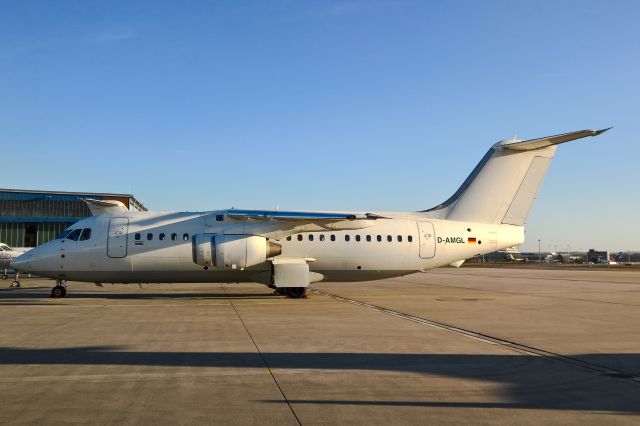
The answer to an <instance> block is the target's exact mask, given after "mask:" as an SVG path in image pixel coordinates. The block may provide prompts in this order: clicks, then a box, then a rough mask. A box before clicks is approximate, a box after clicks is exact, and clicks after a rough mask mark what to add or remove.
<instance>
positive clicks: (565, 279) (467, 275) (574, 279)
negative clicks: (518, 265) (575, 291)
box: [430, 272, 638, 285]
mask: <svg viewBox="0 0 640 426" xmlns="http://www.w3.org/2000/svg"><path fill="white" fill-rule="evenodd" d="M430 274H432V275H446V274H442V273H441V274H438V273H437V272H430ZM447 276H448V277H450V276H451V275H447ZM456 276H466V277H469V276H471V277H475V276H477V275H475V274H471V273H469V274H464V273H459V274H456ZM482 276H483V277H491V278H502V279H505V277H504V276H502V275H489V274H487V275H484V274H483V275H482ZM511 279H531V280H545V281H546V280H552V281H571V282H585V283H597V284H631V285H638V283H634V282H632V281H603V280H587V279H580V278H557V277H532V276H527V275H518V276H517V277H513V278H511Z"/></svg>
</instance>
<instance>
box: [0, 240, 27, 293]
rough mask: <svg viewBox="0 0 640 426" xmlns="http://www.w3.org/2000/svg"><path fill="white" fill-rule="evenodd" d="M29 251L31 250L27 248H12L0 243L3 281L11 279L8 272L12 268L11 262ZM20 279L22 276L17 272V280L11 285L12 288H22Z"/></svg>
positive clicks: (0, 266)
mask: <svg viewBox="0 0 640 426" xmlns="http://www.w3.org/2000/svg"><path fill="white" fill-rule="evenodd" d="M29 250H30V248H27V247H19V248H18V247H16V248H11V247H9V246H8V245H6V244H4V243H0V269H2V270H3V273H2V279H3V280H6V279H7V278H9V274H8V273H7V272H8V269H9V268H10V267H11V266H10V263H11V261H12V260H13V259H16V258H17V257H18V256H20V255H21V254H23V253H25V252H27V251H29ZM19 278H20V275H19V273H17V272H16V278H15V280H13V282H12V283H11V287H12V288H13V287H20V281H18V279H19Z"/></svg>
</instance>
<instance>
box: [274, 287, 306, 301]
mask: <svg viewBox="0 0 640 426" xmlns="http://www.w3.org/2000/svg"><path fill="white" fill-rule="evenodd" d="M276 293H278V294H281V295H283V296H288V297H290V298H292V299H302V298H304V297H305V295H306V293H307V288H306V287H278V288H276Z"/></svg>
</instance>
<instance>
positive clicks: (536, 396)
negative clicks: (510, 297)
mask: <svg viewBox="0 0 640 426" xmlns="http://www.w3.org/2000/svg"><path fill="white" fill-rule="evenodd" d="M262 356H263V357H264V360H263V358H262V357H261V356H260V354H258V353H255V352H137V351H126V350H124V348H119V347H113V346H106V347H73V348H62V349H27V348H7V347H5V348H0V365H58V366H60V365H118V366H162V367H182V366H188V367H217V368H249V369H251V368H255V369H264V368H265V367H266V366H265V361H266V364H267V365H268V366H269V367H270V368H271V369H272V370H275V371H274V375H275V376H278V371H277V369H288V370H292V369H293V370H295V369H305V370H323V369H330V370H333V371H335V370H338V371H340V370H344V371H385V372H398V373H415V374H424V375H430V376H434V377H440V378H443V377H445V378H446V377H450V378H462V379H467V380H477V381H481V382H485V383H491V382H492V383H499V384H502V385H503V386H504V387H503V388H502V390H501V391H500V396H501V397H502V399H503V400H505V401H507V402H495V401H491V402H476V401H473V402H469V401H460V402H456V401H429V400H428V395H429V389H428V388H427V389H425V392H424V395H425V396H426V397H427V398H425V399H427V400H418V401H395V400H394V401H375V400H348V399H346V400H315V399H309V400H302V399H299V400H289V403H297V404H327V405H381V406H385V405H387V406H410V407H411V406H415V407H476V408H503V409H504V408H517V409H554V410H582V411H602V412H604V411H608V412H626V413H640V397H639V395H640V387H639V386H640V383H638V382H636V381H633V380H631V379H630V378H629V377H626V378H624V379H620V378H614V377H607V376H606V375H604V374H601V373H597V372H593V371H588V370H584V369H579V368H575V367H572V366H567V365H563V364H562V363H560V362H556V361H554V360H552V359H548V358H544V357H538V356H530V355H516V354H514V355H495V354H492V355H478V354H475V355H474V354H471V355H469V354H388V353H272V352H266V353H262ZM576 356H579V357H580V358H581V359H583V360H585V361H587V362H591V363H594V364H603V363H606V362H609V363H611V362H614V363H620V365H636V366H637V365H640V364H639V363H640V354H584V355H576ZM391 383H393V381H392V382H391ZM391 385H392V384H391ZM415 392H416V388H415V387H414V388H412V389H411V394H412V395H415ZM398 395H402V392H401V391H400V392H399V393H398ZM452 396H453V397H454V398H455V392H452ZM262 402H265V403H278V404H280V403H286V402H285V401H283V400H263V401H262Z"/></svg>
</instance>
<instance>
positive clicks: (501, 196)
mask: <svg viewBox="0 0 640 426" xmlns="http://www.w3.org/2000/svg"><path fill="white" fill-rule="evenodd" d="M609 129H610V128H609ZM609 129H603V130H580V131H577V132H571V133H564V134H561V135H555V136H547V137H544V138H540V139H532V140H528V141H518V140H515V139H514V140H508V141H502V142H498V143H496V144H495V145H493V146H492V147H491V149H489V151H488V152H487V153H486V154H485V156H484V157H483V158H482V160H480V163H478V165H477V166H476V167H475V169H473V171H472V172H471V174H470V175H469V177H467V179H466V180H465V181H464V182H463V184H462V185H461V186H460V188H459V189H458V190H457V191H456V193H455V194H453V196H452V197H451V198H449V199H448V200H447V201H445V202H444V203H442V204H440V205H439V206H436V207H434V208H432V209H429V210H426V211H428V212H430V211H441V213H442V215H443V217H446V218H447V219H449V220H458V221H463V222H480V223H505V224H510V225H524V223H525V220H526V219H527V215H528V214H529V210H530V209H531V206H532V204H533V200H534V198H535V196H536V194H537V192H538V189H539V188H540V184H541V183H542V180H543V178H544V175H545V174H546V172H547V169H548V167H549V164H550V163H551V159H552V158H553V155H554V154H555V152H556V145H559V144H561V143H564V142H569V141H572V140H575V139H580V138H584V137H587V136H597V135H599V134H601V133H603V132H606V131H607V130H609Z"/></svg>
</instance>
